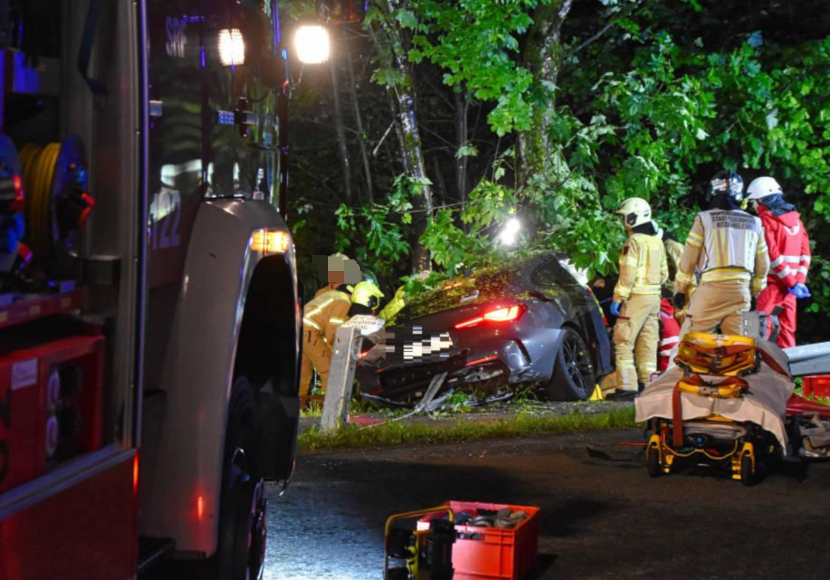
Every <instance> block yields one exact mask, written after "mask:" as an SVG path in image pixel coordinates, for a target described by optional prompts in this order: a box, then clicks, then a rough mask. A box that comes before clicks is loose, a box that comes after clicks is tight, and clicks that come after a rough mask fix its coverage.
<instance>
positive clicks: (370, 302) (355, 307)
mask: <svg viewBox="0 0 830 580" xmlns="http://www.w3.org/2000/svg"><path fill="white" fill-rule="evenodd" d="M381 298H383V292H381V291H380V288H378V287H377V285H376V284H375V283H374V282H372V281H371V280H364V281H363V282H360V283H358V284H357V285H356V286H355V287H354V290H352V306H351V308H349V317H352V316H354V315H356V314H374V313H375V312H376V311H377V309H378V306H380V299H381Z"/></svg>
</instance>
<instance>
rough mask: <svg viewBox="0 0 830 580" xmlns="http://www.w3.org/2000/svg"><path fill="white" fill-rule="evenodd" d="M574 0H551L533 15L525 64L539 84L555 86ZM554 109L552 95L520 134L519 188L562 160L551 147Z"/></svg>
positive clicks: (552, 168) (553, 168) (556, 167)
mask: <svg viewBox="0 0 830 580" xmlns="http://www.w3.org/2000/svg"><path fill="white" fill-rule="evenodd" d="M572 4H573V0H552V1H551V2H550V3H548V4H542V5H539V6H538V7H537V8H536V11H535V13H534V16H533V26H532V27H531V29H530V32H529V34H528V38H527V44H526V45H525V51H524V62H525V66H527V68H528V70H529V71H530V72H531V73H532V74H533V76H534V78H535V79H536V80H537V81H538V82H544V83H545V84H546V85H547V86H549V87H555V86H556V82H557V80H558V77H559V70H560V68H561V65H562V55H563V49H562V43H561V33H562V24H563V23H564V22H565V18H566V17H567V16H568V13H569V12H570V10H571V6H572ZM554 107H555V94H551V95H550V99H549V101H548V102H547V103H546V104H543V105H537V106H536V107H534V111H533V123H532V128H531V129H530V130H528V131H525V132H523V133H521V134H520V135H519V139H518V147H517V154H518V156H519V163H518V169H519V171H518V173H517V178H518V181H519V184H520V185H523V184H524V183H526V182H527V179H528V178H529V177H530V176H531V175H533V174H534V173H542V174H546V175H550V174H551V172H552V171H553V170H556V169H558V168H559V166H560V163H559V162H560V161H561V159H557V155H556V153H555V151H554V150H553V148H552V146H551V145H552V144H551V141H550V124H551V118H552V116H553V112H554Z"/></svg>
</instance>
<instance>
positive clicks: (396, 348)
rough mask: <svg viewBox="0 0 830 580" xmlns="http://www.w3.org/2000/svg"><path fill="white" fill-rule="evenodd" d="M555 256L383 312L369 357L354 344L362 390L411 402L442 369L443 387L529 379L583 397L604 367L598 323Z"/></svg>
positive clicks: (467, 280) (586, 295) (564, 397)
mask: <svg viewBox="0 0 830 580" xmlns="http://www.w3.org/2000/svg"><path fill="white" fill-rule="evenodd" d="M563 260H564V256H561V255H557V254H554V253H544V254H541V255H535V256H533V257H530V258H526V259H522V260H517V261H515V262H512V263H510V264H507V265H504V266H499V267H490V268H486V269H481V270H478V271H476V272H474V273H473V274H471V275H470V276H467V277H464V278H461V279H456V280H452V281H449V282H447V283H445V284H444V285H443V286H442V287H440V288H438V289H436V290H433V291H430V292H426V293H424V294H421V295H420V296H418V297H416V298H414V299H413V300H412V301H411V302H410V303H409V304H407V305H406V306H405V307H404V308H403V309H402V310H401V311H400V312H399V313H398V314H397V316H395V318H394V319H393V320H390V321H389V323H388V325H387V329H386V333H385V337H384V340H383V341H382V343H380V344H377V345H376V346H375V347H374V348H373V349H372V350H371V352H373V353H375V356H365V355H367V354H369V353H370V351H369V350H364V352H363V353H362V355H363V356H364V357H365V358H363V359H362V360H361V361H360V362H359V363H358V371H357V378H358V380H359V382H360V388H361V393H362V394H363V396H364V397H365V398H367V399H369V400H371V401H374V402H377V403H381V404H393V405H407V404H413V403H416V402H418V401H419V400H420V399H421V398H422V397H423V396H424V393H425V392H426V390H427V388H428V386H429V385H430V383H431V381H432V379H433V377H435V376H436V375H439V374H442V373H445V372H446V373H447V375H446V378H445V379H444V381H443V385H442V387H441V390H442V391H443V392H445V393H446V392H448V391H450V390H465V391H472V392H477V393H485V394H486V393H494V392H496V391H499V392H502V390H503V389H505V387H507V388H508V389H509V391H515V389H516V387H518V386H521V385H532V384H535V385H538V386H540V387H541V390H542V391H543V393H544V394H545V395H546V396H547V398H549V399H551V400H557V401H573V400H585V399H587V398H588V397H590V396H591V394H592V393H593V391H594V386H595V384H596V382H597V380H598V379H599V377H601V376H602V375H605V374H607V373H610V372H611V371H612V370H613V357H612V349H611V344H610V341H609V337H608V331H607V323H606V321H605V319H604V317H603V314H602V311H601V309H600V308H599V305H598V303H597V301H596V299H595V298H594V296H593V294H592V292H591V290H589V289H588V288H587V287H585V286H583V285H581V284H580V283H579V282H578V281H577V280H576V278H575V277H574V275H573V274H572V273H571V271H569V269H568V268H566V267H565V265H564V264H563ZM378 352H380V354H379V355H378V354H377V353H378ZM370 360H371V361H372V362H369V361H370Z"/></svg>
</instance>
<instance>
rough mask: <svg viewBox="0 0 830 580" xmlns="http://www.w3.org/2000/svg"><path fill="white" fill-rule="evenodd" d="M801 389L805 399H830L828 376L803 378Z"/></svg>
mask: <svg viewBox="0 0 830 580" xmlns="http://www.w3.org/2000/svg"><path fill="white" fill-rule="evenodd" d="M802 389H803V391H804V396H805V397H807V398H809V397H830V375H815V376H812V377H804V383H803V386H802Z"/></svg>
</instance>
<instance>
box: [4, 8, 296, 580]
mask: <svg viewBox="0 0 830 580" xmlns="http://www.w3.org/2000/svg"><path fill="white" fill-rule="evenodd" d="M277 8H278V7H277V2H276V0H239V1H236V0H202V1H197V0H113V1H110V2H103V1H101V0H78V1H73V2H61V1H60V0H23V1H21V2H5V1H3V2H0V49H1V50H0V54H1V55H2V56H0V66H2V68H3V74H2V75H0V79H2V80H1V81H0V82H2V85H3V90H2V91H0V96H2V103H0V112H1V113H2V120H1V122H0V132H2V134H3V136H4V138H5V139H7V142H8V143H10V144H12V145H10V147H11V148H12V149H13V150H15V152H14V153H9V156H8V157H7V158H6V160H8V159H13V158H14V162H11V161H9V162H8V163H6V166H5V168H6V170H7V171H6V174H8V175H7V176H8V177H9V179H12V181H14V180H16V179H18V178H19V181H20V183H21V184H22V192H18V193H20V194H21V195H22V196H23V197H24V199H25V202H24V205H25V208H24V209H19V208H18V206H16V205H14V204H9V205H7V206H2V201H1V200H0V213H2V212H3V211H5V212H6V213H5V214H3V217H2V218H0V234H3V235H5V232H4V231H3V230H2V227H5V226H3V224H5V223H12V222H11V221H9V222H6V221H3V220H5V219H7V218H8V220H13V219H17V218H15V217H14V216H15V215H19V216H20V219H21V220H23V221H24V222H25V230H26V231H25V234H23V237H22V239H21V240H20V242H21V243H20V245H19V246H18V247H17V250H16V254H15V255H10V257H9V263H12V262H14V263H15V264H17V265H18V266H19V267H18V266H14V267H9V268H7V269H6V270H0V274H2V276H0V282H2V283H3V286H1V287H0V578H2V579H3V580H23V579H25V580H29V579H41V578H42V579H46V578H50V579H53V578H61V579H72V578H78V579H84V580H93V579H102V580H104V579H106V580H113V579H121V578H134V577H137V576H138V575H140V574H141V573H142V571H144V570H145V569H147V567H148V566H149V565H150V564H151V563H153V562H154V561H156V560H157V559H159V558H160V557H162V556H170V555H172V556H174V557H177V558H179V559H192V560H196V561H199V560H201V561H203V562H205V563H207V564H209V566H203V567H205V568H209V569H210V570H211V572H212V574H213V576H214V577H220V578H246V577H258V576H259V575H261V573H262V562H263V558H264V542H265V521H264V518H265V493H264V481H266V480H268V481H275V482H277V485H282V486H285V485H286V484H287V482H288V480H289V478H290V475H291V471H292V469H293V464H294V456H295V448H296V434H297V424H298V417H299V401H298V397H297V374H298V361H299V356H300V344H299V336H300V324H301V307H300V303H299V300H298V291H297V276H296V268H295V255H294V248H293V242H292V240H291V237H290V235H289V233H288V230H287V228H286V225H285V222H284V220H283V217H282V215H281V212H280V211H279V210H278V207H281V208H282V214H284V207H285V187H284V186H285V183H286V173H285V169H286V165H285V161H286V158H285V154H286V149H285V136H284V133H283V134H281V129H282V130H283V131H284V124H285V120H286V119H285V102H284V101H283V99H284V98H285V95H284V92H283V88H284V86H285V85H284V82H285V80H286V78H287V77H286V71H287V61H286V59H287V55H286V53H285V52H284V50H283V48H282V44H281V39H280V37H279V34H280V30H279V19H278V11H277ZM281 146H282V148H281ZM0 149H2V147H0ZM10 151H11V149H10ZM18 153H19V162H18V161H17V159H16V157H15V155H16V154H18ZM0 154H2V151H0ZM3 163H4V161H0V189H2V183H3V179H4V176H6V174H4V173H3V171H4V165H3ZM15 163H17V165H15ZM14 183H17V181H14ZM84 196H86V197H84ZM18 197H20V196H18ZM93 203H94V206H93ZM4 207H5V210H4V209H3V208H4ZM16 208H17V209H16ZM79 208H81V209H79ZM76 210H77V211H76ZM15 212H17V214H15ZM73 212H74V213H73ZM8 216H12V217H8ZM67 216H70V218H71V219H70V218H67ZM87 218H88V219H87ZM73 220H74V221H73ZM9 227H11V226H9ZM9 231H12V230H9ZM24 248H29V249H31V253H32V259H31V263H29V262H26V260H28V258H26V260H22V258H21V256H23V252H24ZM27 251H28V250H27ZM2 252H3V249H2V244H0V263H2V260H3V255H2ZM7 253H8V252H7ZM23 262H26V264H23ZM21 264H22V265H21ZM15 268H17V269H15Z"/></svg>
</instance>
